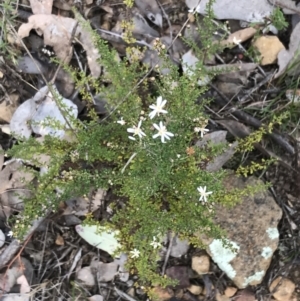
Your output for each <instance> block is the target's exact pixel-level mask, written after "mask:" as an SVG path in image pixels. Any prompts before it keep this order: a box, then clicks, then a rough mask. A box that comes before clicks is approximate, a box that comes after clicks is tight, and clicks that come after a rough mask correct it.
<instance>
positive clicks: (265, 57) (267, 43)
mask: <svg viewBox="0 0 300 301" xmlns="http://www.w3.org/2000/svg"><path fill="white" fill-rule="evenodd" d="M253 46H254V47H256V48H257V50H258V51H259V52H260V57H261V65H263V66H264V65H269V64H274V63H276V61H277V56H278V53H279V51H280V50H282V49H285V47H284V46H283V44H282V43H281V42H280V40H279V39H278V37H277V36H262V37H259V38H257V39H256V40H255V41H254V43H253Z"/></svg>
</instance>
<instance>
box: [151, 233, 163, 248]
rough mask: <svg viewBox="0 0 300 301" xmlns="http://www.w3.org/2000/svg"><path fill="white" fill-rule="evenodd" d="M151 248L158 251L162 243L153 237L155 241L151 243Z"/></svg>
mask: <svg viewBox="0 0 300 301" xmlns="http://www.w3.org/2000/svg"><path fill="white" fill-rule="evenodd" d="M150 246H152V247H153V248H154V249H157V248H159V247H161V243H160V242H158V241H156V237H155V236H153V241H152V242H151V243H150Z"/></svg>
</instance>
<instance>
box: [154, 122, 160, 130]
mask: <svg viewBox="0 0 300 301" xmlns="http://www.w3.org/2000/svg"><path fill="white" fill-rule="evenodd" d="M153 126H154V127H155V128H156V129H157V130H158V131H160V127H159V126H158V125H157V124H156V123H153Z"/></svg>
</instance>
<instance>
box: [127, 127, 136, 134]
mask: <svg viewBox="0 0 300 301" xmlns="http://www.w3.org/2000/svg"><path fill="white" fill-rule="evenodd" d="M127 132H128V133H134V132H135V129H133V128H129V129H127Z"/></svg>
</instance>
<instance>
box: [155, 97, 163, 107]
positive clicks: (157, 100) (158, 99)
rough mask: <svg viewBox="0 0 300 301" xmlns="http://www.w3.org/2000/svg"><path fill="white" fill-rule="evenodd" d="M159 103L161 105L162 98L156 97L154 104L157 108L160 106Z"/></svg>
mask: <svg viewBox="0 0 300 301" xmlns="http://www.w3.org/2000/svg"><path fill="white" fill-rule="evenodd" d="M161 103H162V96H158V97H157V98H156V104H157V106H160V105H161Z"/></svg>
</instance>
